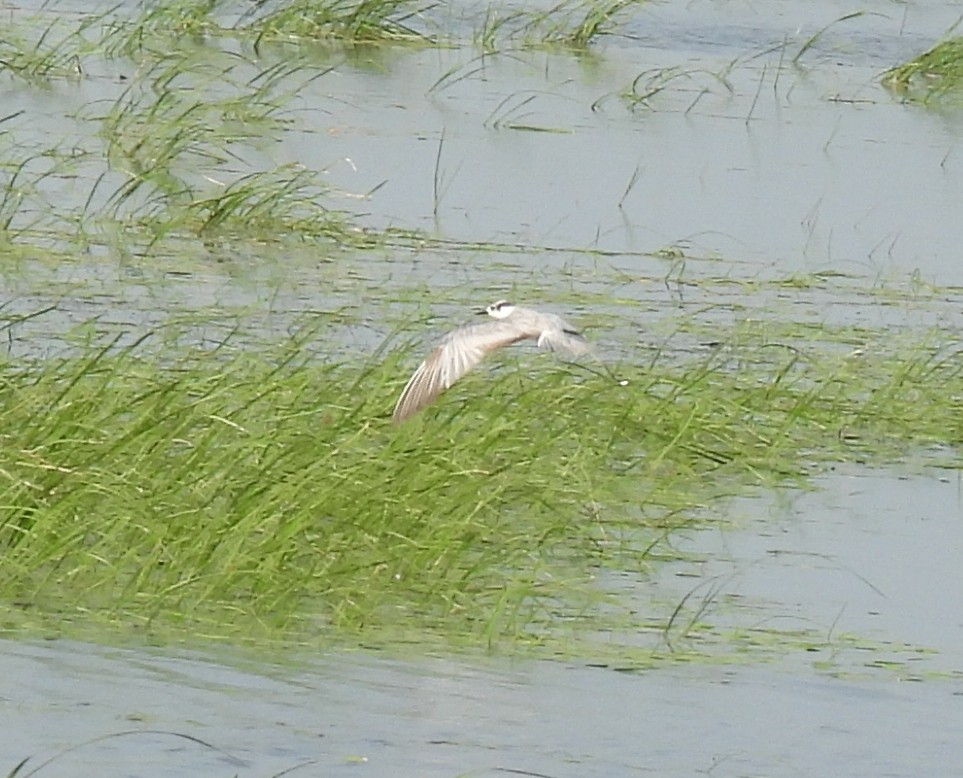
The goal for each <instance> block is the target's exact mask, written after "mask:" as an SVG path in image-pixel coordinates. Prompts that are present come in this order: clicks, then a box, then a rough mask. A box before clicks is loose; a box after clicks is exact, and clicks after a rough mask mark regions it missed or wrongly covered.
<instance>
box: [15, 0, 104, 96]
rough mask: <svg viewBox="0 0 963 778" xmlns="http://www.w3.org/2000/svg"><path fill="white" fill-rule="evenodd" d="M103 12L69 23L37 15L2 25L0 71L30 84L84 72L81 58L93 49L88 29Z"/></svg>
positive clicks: (102, 15) (97, 20) (98, 21)
mask: <svg viewBox="0 0 963 778" xmlns="http://www.w3.org/2000/svg"><path fill="white" fill-rule="evenodd" d="M106 15H107V14H106V13H92V14H87V15H85V16H84V18H83V19H82V20H81V21H80V22H79V23H76V24H71V25H69V26H68V24H67V23H65V22H63V20H62V19H60V18H55V19H53V20H52V21H46V22H44V21H43V20H42V19H41V18H40V17H38V18H36V19H30V20H27V21H26V22H23V23H21V24H17V25H13V24H6V23H5V24H4V28H3V31H2V32H0V72H6V73H8V74H11V75H13V76H16V77H17V78H20V79H22V80H24V81H28V82H31V83H45V82H47V81H50V80H51V79H55V78H77V77H80V76H82V75H83V73H84V66H83V61H84V58H85V57H86V56H87V55H89V54H91V53H93V52H94V51H96V48H97V43H96V41H94V40H93V39H92V37H93V36H92V34H91V33H90V30H91V28H94V27H96V26H97V25H99V24H100V23H101V22H102V20H103V19H104V17H105V16H106Z"/></svg>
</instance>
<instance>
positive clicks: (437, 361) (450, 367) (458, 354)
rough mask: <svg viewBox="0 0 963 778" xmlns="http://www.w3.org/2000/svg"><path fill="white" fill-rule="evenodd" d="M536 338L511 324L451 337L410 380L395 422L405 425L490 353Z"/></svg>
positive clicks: (489, 324)
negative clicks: (406, 421)
mask: <svg viewBox="0 0 963 778" xmlns="http://www.w3.org/2000/svg"><path fill="white" fill-rule="evenodd" d="M534 337H538V332H537V331H532V330H528V329H522V328H519V326H518V325H517V324H513V323H512V322H510V321H486V322H479V323H478V324H468V325H465V326H464V327H460V328H459V329H457V330H455V331H454V332H450V333H448V334H447V335H446V336H445V338H444V339H443V340H442V341H441V343H440V344H439V345H438V346H437V347H436V348H435V350H434V351H432V352H431V353H430V354H429V355H428V356H427V358H426V359H425V361H424V362H422V363H421V365H419V366H418V369H417V370H416V371H415V372H414V375H412V376H411V378H410V379H409V380H408V383H407V384H406V385H405V388H404V389H403V390H402V392H401V396H400V397H399V398H398V403H397V405H395V412H394V416H393V418H394V420H395V421H396V422H399V421H404V420H405V419H407V418H408V417H409V416H412V415H414V414H415V413H417V412H418V411H420V410H421V409H422V408H424V407H425V406H426V405H429V404H430V403H431V402H432V401H433V400H434V399H435V398H436V397H437V396H438V395H439V394H441V393H442V392H443V391H445V389H447V388H448V387H449V386H451V385H452V384H453V383H455V381H457V380H458V379H459V378H461V377H462V376H463V375H465V373H467V372H468V371H469V370H471V369H472V368H473V367H475V365H477V364H478V363H479V362H481V360H482V359H483V358H484V356H485V355H486V354H488V353H489V352H492V351H494V350H495V349H498V348H501V347H502V346H507V345H509V344H510V343H515V342H516V341H519V340H524V339H525V338H534Z"/></svg>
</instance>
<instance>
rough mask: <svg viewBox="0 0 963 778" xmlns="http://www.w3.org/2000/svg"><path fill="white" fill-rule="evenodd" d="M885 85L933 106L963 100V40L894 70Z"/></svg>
mask: <svg viewBox="0 0 963 778" xmlns="http://www.w3.org/2000/svg"><path fill="white" fill-rule="evenodd" d="M882 84H883V86H885V87H886V88H888V89H890V90H891V91H893V92H894V93H896V94H897V95H899V96H900V97H902V98H904V99H906V100H910V101H914V102H924V103H926V102H931V101H934V100H941V99H947V98H952V97H954V96H955V97H956V98H959V97H960V94H961V92H960V90H961V87H963V38H960V37H958V38H949V39H947V40H944V41H941V42H940V43H938V44H936V45H935V46H934V47H933V48H931V49H929V50H928V51H925V52H923V53H922V54H920V55H919V56H918V57H914V58H913V59H911V60H909V61H908V62H904V63H903V64H901V65H897V66H896V67H893V68H890V69H889V70H887V71H886V72H885V73H884V74H883V77H882Z"/></svg>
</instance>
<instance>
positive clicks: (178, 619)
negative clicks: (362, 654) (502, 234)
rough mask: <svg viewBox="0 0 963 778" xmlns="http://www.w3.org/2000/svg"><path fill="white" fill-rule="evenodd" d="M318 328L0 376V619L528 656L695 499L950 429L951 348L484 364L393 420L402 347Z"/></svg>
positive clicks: (643, 561) (699, 503)
mask: <svg viewBox="0 0 963 778" xmlns="http://www.w3.org/2000/svg"><path fill="white" fill-rule="evenodd" d="M168 334H170V333H168ZM323 338H324V331H323V330H317V329H311V328H309V329H305V330H302V331H301V333H300V334H299V335H296V336H294V337H292V338H291V340H290V341H288V342H286V343H282V344H275V345H273V346H271V345H265V346H264V348H263V349H262V350H261V351H259V352H258V353H252V352H251V350H250V349H249V348H247V349H242V348H237V349H235V348H234V347H232V346H231V345H230V344H227V345H222V346H220V347H218V348H217V349H213V350H203V349H200V348H187V347H185V346H183V345H176V344H175V342H174V340H165V336H164V333H157V334H155V335H154V336H153V340H158V342H157V343H153V344H152V339H148V340H147V341H145V342H142V343H140V344H137V345H132V346H128V347H124V348H119V347H118V346H117V345H116V343H114V342H86V343H82V344H80V345H79V346H78V348H77V351H76V352H75V353H73V354H72V355H70V356H65V357H61V358H59V359H57V360H50V361H46V362H37V363H33V364H22V363H17V364H14V363H8V364H5V365H3V366H2V369H0V377H2V380H0V401H2V404H3V407H4V413H5V424H4V429H5V432H4V433H3V435H2V436H0V517H2V521H0V548H2V554H3V558H4V564H3V566H2V568H0V602H2V614H3V615H2V622H0V623H2V624H4V625H5V626H6V627H7V628H18V629H23V628H25V627H29V626H31V625H32V626H34V627H37V626H45V627H46V628H48V629H49V628H53V629H56V630H66V631H68V632H69V631H72V630H73V631H78V630H79V631H81V632H86V633H87V634H90V633H91V632H95V631H98V630H99V631H101V632H103V631H104V630H108V631H110V632H111V634H124V633H129V632H130V631H131V630H134V631H138V630H143V631H146V632H147V633H148V634H150V635H152V636H154V637H156V638H158V639H174V638H176V639H186V638H188V637H189V636H190V637H193V638H197V637H198V636H206V637H209V638H218V637H226V636H230V637H232V638H235V639H236V638H237V637H238V636H239V635H257V636H259V637H261V638H263V637H264V636H265V635H268V636H270V637H273V638H278V639H290V640H302V641H307V642H311V643H317V642H325V641H330V640H336V639H338V637H339V636H344V635H347V634H357V633H359V632H360V633H362V634H364V635H365V636H366V639H371V640H376V641H377V640H384V639H388V638H386V636H391V638H392V639H419V640H421V639H424V638H425V636H427V635H435V636H437V637H439V638H440V639H443V640H445V641H448V642H450V643H454V644H458V643H462V642H471V643H476V644H477V643H482V644H487V645H489V646H492V645H496V644H498V643H500V642H502V641H508V642H510V643H514V644H517V641H522V642H535V643H548V644H549V645H551V644H552V642H553V640H555V639H556V638H557V637H558V631H559V630H561V629H564V630H568V629H571V628H572V626H573V625H578V624H582V625H588V626H591V625H595V626H598V625H599V624H600V623H601V622H602V621H604V618H605V616H604V614H605V612H606V609H605V608H601V607H600V605H601V603H602V602H603V601H604V600H605V593H604V592H603V591H600V590H599V589H598V588H597V586H596V584H595V583H594V576H595V574H596V572H597V571H598V570H599V568H601V567H606V566H608V567H612V568H615V569H619V570H625V569H630V570H639V569H640V568H644V567H645V566H646V565H648V564H650V563H651V559H652V556H651V555H652V554H656V555H657V556H658V555H659V554H663V555H664V554H667V553H670V551H669V549H668V547H662V546H661V545H660V539H661V538H663V537H664V536H665V535H666V533H667V532H670V531H671V530H672V529H673V528H677V527H679V526H680V525H685V524H688V523H691V522H693V521H698V520H700V517H701V515H702V511H703V510H704V508H705V506H707V505H711V504H712V502H713V500H716V499H718V498H719V497H720V496H724V495H729V494H734V493H738V492H740V491H742V490H744V489H746V488H748V487H750V486H753V485H759V484H772V483H779V482H783V481H785V480H786V479H798V478H801V477H803V476H804V475H805V474H806V473H807V472H808V471H810V470H814V469H818V468H819V467H820V466H822V465H825V464H826V463H828V462H832V461H838V460H844V459H876V460H882V459H886V458H891V457H897V456H899V455H900V452H905V450H906V447H907V445H925V444H933V443H940V444H955V443H956V442H958V441H959V440H960V437H961V434H963V415H961V414H960V412H959V410H960V408H961V405H963V398H961V397H960V396H957V395H953V394H948V393H947V390H946V387H947V386H951V385H954V382H956V383H958V381H959V374H960V371H961V369H963V358H961V355H960V354H950V355H947V356H945V357H943V358H937V357H936V356H935V355H934V352H933V350H932V349H930V348H928V347H927V346H926V345H925V344H916V345H915V346H914V347H913V348H912V349H909V350H907V351H901V352H899V353H890V354H886V355H878V356H865V355H864V356H861V357H853V356H849V357H847V356H839V355H836V354H835V353H831V354H824V355H822V356H820V355H818V354H814V355H811V356H810V358H809V359H807V360H800V359H798V358H796V356H795V355H793V354H792V353H787V354H785V358H783V357H779V358H775V359H774V358H768V357H767V358H766V359H745V358H744V356H745V353H744V352H745V350H749V351H750V352H752V351H756V352H758V351H759V344H758V343H756V344H753V343H730V344H728V345H729V347H730V348H729V349H728V350H719V351H716V352H714V353H713V354H712V355H711V356H710V357H708V358H700V359H698V360H690V361H689V362H688V363H682V364H679V363H675V364H673V365H664V364H661V363H656V364H654V365H652V366H651V367H645V368H643V367H639V366H636V365H632V364H623V365H620V366H619V368H618V375H619V380H614V379H613V378H612V377H611V376H610V375H609V374H607V373H606V372H605V371H595V370H594V369H586V368H579V367H577V366H558V365H556V364H555V363H549V362H539V361H537V360H536V365H535V367H534V368H532V370H531V371H528V370H526V371H522V370H521V369H518V368H514V367H512V366H511V364H510V363H509V364H508V365H503V366H502V369H500V370H496V371H495V375H488V376H485V375H482V374H478V375H473V376H470V377H469V378H467V379H466V380H465V381H463V382H461V383H459V384H458V386H456V387H455V388H453V389H452V390H451V391H450V392H449V393H448V394H447V395H446V396H445V397H444V398H443V399H442V401H441V402H439V403H438V404H437V406H436V407H433V408H431V409H429V410H428V411H427V412H426V413H424V414H423V415H421V416H419V417H416V418H415V419H414V420H412V421H411V422H409V423H407V424H405V425H402V426H394V425H392V424H391V422H390V420H389V416H390V410H391V407H392V404H393V400H394V397H395V395H396V392H397V391H398V389H399V388H400V384H401V382H402V381H403V379H404V377H405V375H406V373H407V370H408V369H409V368H410V364H409V363H410V360H409V358H408V355H407V352H405V351H404V350H401V351H398V352H394V353H392V355H391V356H389V358H388V359H387V360H385V361H382V362H371V363H368V364H360V365H353V364H339V363H322V362H318V361H316V360H315V359H314V358H312V357H310V356H309V353H310V351H309V349H307V348H306V344H307V343H308V341H309V340H311V341H315V340H317V339H323ZM531 372H534V373H535V374H536V375H535V376H534V379H533V376H532V375H530V373H531ZM651 616H652V614H642V615H641V616H640V617H639V618H641V619H642V620H646V619H650V618H651Z"/></svg>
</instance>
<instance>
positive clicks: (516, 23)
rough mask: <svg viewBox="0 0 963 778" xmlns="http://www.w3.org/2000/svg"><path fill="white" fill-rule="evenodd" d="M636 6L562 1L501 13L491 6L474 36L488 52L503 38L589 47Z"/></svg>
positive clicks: (607, 0)
mask: <svg viewBox="0 0 963 778" xmlns="http://www.w3.org/2000/svg"><path fill="white" fill-rule="evenodd" d="M633 5H636V3H635V2H633V0H562V1H561V2H559V3H558V4H557V5H555V6H553V7H551V8H549V9H547V10H544V11H528V10H523V11H511V12H509V13H507V14H505V15H499V13H498V12H497V11H496V10H494V9H489V11H488V12H487V14H486V16H485V21H484V23H483V24H482V28H481V30H479V32H478V33H477V34H476V36H475V38H476V40H477V42H478V44H479V45H480V46H481V47H482V48H483V49H485V50H486V51H497V50H498V49H499V48H501V47H502V45H503V41H509V42H511V43H512V45H514V46H516V47H517V46H522V47H536V46H560V47H569V48H573V49H584V48H587V47H588V46H589V45H590V44H591V43H593V42H594V41H595V40H597V39H598V38H599V37H601V36H602V35H606V34H609V33H611V32H612V30H613V29H615V27H616V26H617V17H619V16H620V15H622V14H623V13H624V11H625V10H626V9H627V8H630V7H631V6H633Z"/></svg>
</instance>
